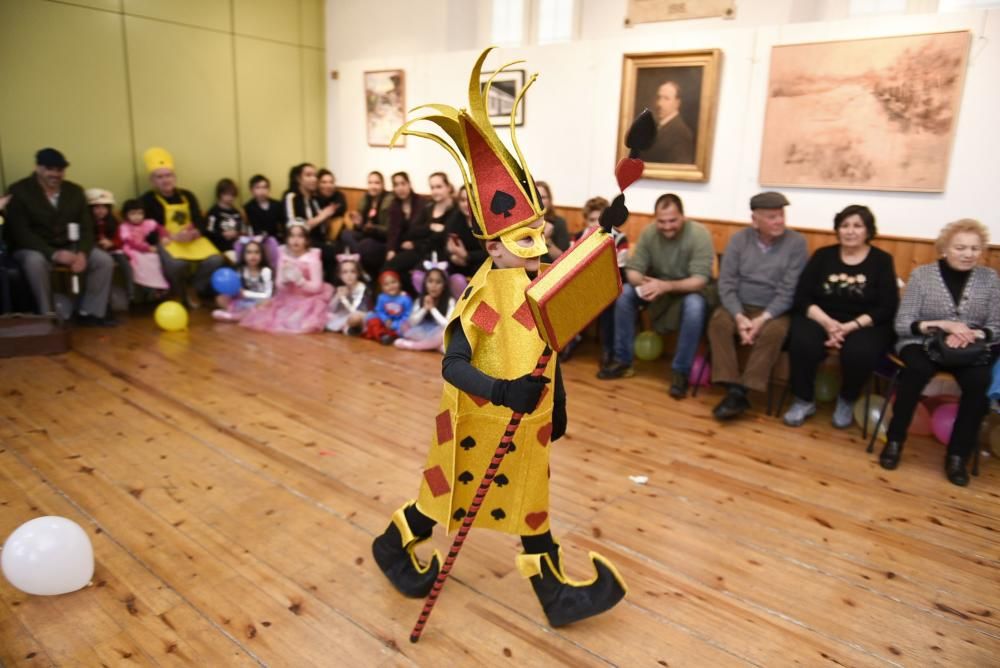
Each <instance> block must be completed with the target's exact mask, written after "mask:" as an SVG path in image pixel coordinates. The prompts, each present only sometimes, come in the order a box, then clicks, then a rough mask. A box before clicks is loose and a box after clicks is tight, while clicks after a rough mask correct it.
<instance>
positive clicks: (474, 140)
mask: <svg viewBox="0 0 1000 668" xmlns="http://www.w3.org/2000/svg"><path fill="white" fill-rule="evenodd" d="M462 128H463V129H464V130H465V136H466V139H467V141H468V142H469V155H468V159H469V167H470V170H471V171H472V173H473V174H474V178H475V180H476V190H477V193H476V194H477V196H478V198H479V206H480V208H481V209H482V212H481V213H482V217H483V220H482V225H483V231H482V233H483V236H487V237H491V236H494V235H497V234H499V233H500V232H502V231H503V230H504V229H506V228H508V227H513V226H516V225H517V224H518V223H523V222H524V221H526V220H528V219H530V218H534V217H535V216H536V215H537V214H536V213H535V210H534V209H533V208H532V206H531V202H529V201H528V199H527V198H526V197H525V196H524V192H523V191H522V190H521V186H520V185H519V184H518V183H517V181H515V180H514V179H513V178H512V177H511V175H510V172H508V171H507V167H506V166H504V164H503V163H502V162H501V161H500V158H498V157H497V154H496V153H495V152H494V151H493V149H492V148H491V147H490V145H489V144H488V143H487V142H486V140H485V139H484V138H483V136H482V135H481V134H480V133H479V130H478V129H476V127H475V126H474V125H473V124H472V123H470V122H469V121H468V120H467V119H465V118H462ZM497 191H502V192H505V193H507V194H508V195H510V196H511V198H512V199H513V200H514V206H513V207H511V208H510V209H508V210H507V214H508V215H504V213H503V212H501V213H493V212H492V211H491V210H490V203H491V202H492V201H493V197H494V195H496V193H497Z"/></svg>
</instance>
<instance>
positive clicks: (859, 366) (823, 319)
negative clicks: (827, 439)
mask: <svg viewBox="0 0 1000 668" xmlns="http://www.w3.org/2000/svg"><path fill="white" fill-rule="evenodd" d="M833 229H834V230H836V232H837V242H838V243H837V244H835V245H833V246H825V247H823V248H820V249H817V251H816V252H815V253H813V256H812V258H811V259H810V260H809V262H808V263H807V264H806V267H805V269H803V270H802V275H801V276H800V277H799V285H798V288H796V291H795V302H794V307H793V312H792V324H791V328H790V330H789V333H788V357H789V366H790V367H791V378H790V387H791V390H792V397H793V401H792V405H791V406H790V407H789V409H788V412H786V413H785V416H784V421H785V424H787V425H789V426H791V427H798V426H799V425H801V424H802V423H803V422H804V421H805V420H806V418H808V417H809V416H811V415H813V414H814V413H815V412H816V403H815V401H814V394H815V386H816V371H817V369H819V365H820V364H821V363H822V362H823V360H824V359H826V357H827V355H828V354H829V353H830V352H832V351H834V350H836V351H838V352H839V354H840V377H841V384H840V393H839V394H838V396H837V406H836V408H834V411H833V426H834V427H837V428H838V429H846V428H847V427H849V426H851V422H852V421H853V419H854V402H855V401H857V399H858V397H859V396H861V391H862V389H863V388H864V386H865V383H867V382H868V378H869V377H870V376H871V373H872V371H874V370H875V365H876V364H878V361H879V360H880V359H882V356H883V355H884V354H885V352H886V351H887V350H888V349H889V346H890V345H892V340H893V338H894V335H893V328H892V321H893V318H895V316H896V307H897V306H898V305H899V289H898V288H897V287H896V269H895V267H893V264H892V256H891V255H889V254H888V253H886V252H885V251H883V250H880V249H878V248H875V247H873V246H872V245H871V240H872V238H874V236H875V216H874V215H872V212H871V211H870V210H869V209H868V207H865V206H859V205H857V204H852V205H851V206H849V207H847V208H846V209H844V210H843V211H841V212H840V213H838V214H837V215H836V216H835V217H834V219H833Z"/></svg>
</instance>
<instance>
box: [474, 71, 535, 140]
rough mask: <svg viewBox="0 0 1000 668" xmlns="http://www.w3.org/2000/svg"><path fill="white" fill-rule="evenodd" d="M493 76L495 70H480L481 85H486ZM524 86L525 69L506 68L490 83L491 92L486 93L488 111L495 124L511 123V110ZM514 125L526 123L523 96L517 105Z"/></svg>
mask: <svg viewBox="0 0 1000 668" xmlns="http://www.w3.org/2000/svg"><path fill="white" fill-rule="evenodd" d="M491 76H493V72H480V74H479V85H480V87H485V86H486V82H487V81H489V80H490V77H491ZM523 88H524V70H504V71H503V72H501V73H500V74H498V75H496V78H494V79H493V83H492V84H490V90H489V93H487V95H486V111H487V112H489V115H490V122H491V123H492V124H493V125H494V126H500V127H507V126H509V125H510V112H511V111H512V110H513V109H514V101H515V100H516V99H517V96H518V95H520V94H521V90H522V89H523ZM514 125H515V126H516V127H521V126H522V125H524V98H523V97H522V98H521V101H520V102H519V103H518V105H517V114H515V115H514Z"/></svg>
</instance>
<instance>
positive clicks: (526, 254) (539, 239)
mask: <svg viewBox="0 0 1000 668" xmlns="http://www.w3.org/2000/svg"><path fill="white" fill-rule="evenodd" d="M543 229H544V224H543V225H539V226H538V227H531V226H528V225H526V226H524V227H519V228H517V229H515V230H511V231H510V232H507V233H506V234H501V235H500V242H501V243H503V246H504V248H506V249H507V250H509V251H510V252H511V253H512V254H513V255H516V256H517V257H519V258H522V259H524V260H530V259H531V258H533V257H541V256H542V255H545V254H546V253H547V252H548V251H549V249H548V247H547V246H546V245H545V235H544V234H542V230H543ZM522 239H531V245H523V244H521V243H518V242H520V241H521V240H522Z"/></svg>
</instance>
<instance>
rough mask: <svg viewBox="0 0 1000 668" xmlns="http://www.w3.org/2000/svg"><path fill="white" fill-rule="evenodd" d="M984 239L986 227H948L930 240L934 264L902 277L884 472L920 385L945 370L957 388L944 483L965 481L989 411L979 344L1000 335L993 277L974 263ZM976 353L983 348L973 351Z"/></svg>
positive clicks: (985, 357) (962, 223) (984, 355)
mask: <svg viewBox="0 0 1000 668" xmlns="http://www.w3.org/2000/svg"><path fill="white" fill-rule="evenodd" d="M988 242H989V230H988V229H987V228H986V226H985V225H983V224H982V223H980V222H979V221H977V220H970V219H963V220H958V221H955V222H954V223H949V224H948V225H945V227H944V229H942V230H941V233H940V234H939V235H938V238H937V242H936V248H937V250H938V252H939V253H940V254H941V259H940V260H938V261H937V262H934V263H932V264H925V265H922V266H919V267H917V268H916V269H914V270H913V272H912V273H911V274H910V280H909V282H908V283H907V285H906V291H905V292H904V294H903V300H902V303H901V304H900V306H899V312H898V313H897V314H896V335H897V336H898V337H899V340H898V341H897V343H896V350H897V351H898V354H899V358H900V359H901V360H902V361H903V365H904V366H903V368H902V370H901V371H900V372H899V383H898V386H897V390H896V400H895V401H894V402H893V405H892V419H891V420H890V421H889V429H888V433H887V442H886V444H885V447H884V448H883V449H882V453H881V455H880V456H879V464H881V466H882V468H884V469H889V470H892V469H894V468H896V467H897V466H898V465H899V458H900V456H901V455H902V452H903V443H904V442H905V441H906V433H907V431H908V430H909V428H910V421H911V420H912V419H913V412H914V410H915V409H916V406H917V402H918V401H919V400H920V395H921V393H922V392H923V389H924V387H926V386H927V383H929V382H930V380H931V378H933V377H934V375H935V374H937V373H939V372H941V371H947V372H948V373H950V374H951V375H953V376H954V377H955V380H956V381H957V382H958V385H959V387H961V388H962V396H961V399H960V400H959V404H958V415H957V416H956V418H955V425H954V428H953V429H952V432H951V438H950V439H949V441H948V450H947V453H946V454H945V459H944V471H945V475H946V476H947V478H948V480H949V481H950V482H951V483H953V484H955V485H960V486H965V485H968V484H969V474H968V473H967V471H966V464H967V462H968V460H969V456H970V455H972V453H973V449H974V448H975V447H976V439H977V436H978V434H979V428H980V426H981V425H982V422H983V418H984V417H985V416H986V411H987V410H988V409H989V398H988V397H987V395H986V392H987V389H988V388H989V386H990V364H991V362H992V359H991V358H992V357H995V355H992V356H991V355H990V353H989V348H985V344H990V343H993V342H995V341H997V339H998V337H1000V279H998V278H997V273H996V272H995V271H993V270H992V269H990V268H989V267H983V266H979V265H978V262H979V260H980V258H982V256H983V252H984V251H985V250H986V244H987V243H988ZM931 339H933V341H931ZM925 346H927V347H925ZM978 348H984V350H983V351H981V352H978V353H977V349H978Z"/></svg>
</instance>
